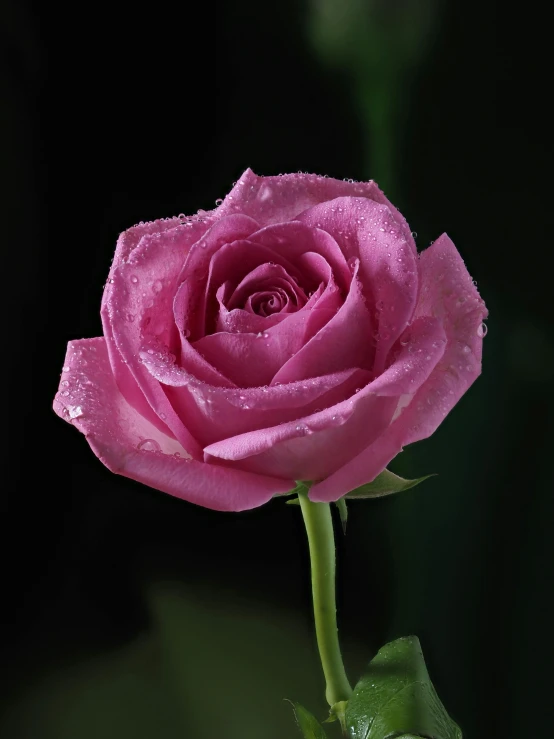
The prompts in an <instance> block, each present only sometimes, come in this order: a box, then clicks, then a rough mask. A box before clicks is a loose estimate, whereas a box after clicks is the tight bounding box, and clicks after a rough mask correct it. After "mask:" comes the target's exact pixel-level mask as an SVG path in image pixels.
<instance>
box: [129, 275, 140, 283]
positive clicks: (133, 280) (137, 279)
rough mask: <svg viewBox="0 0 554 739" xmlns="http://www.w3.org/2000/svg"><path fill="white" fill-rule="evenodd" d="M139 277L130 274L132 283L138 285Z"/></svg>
mask: <svg viewBox="0 0 554 739" xmlns="http://www.w3.org/2000/svg"><path fill="white" fill-rule="evenodd" d="M138 281H139V278H138V277H137V276H136V275H131V282H132V283H133V285H138Z"/></svg>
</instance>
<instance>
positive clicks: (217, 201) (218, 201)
mask: <svg viewBox="0 0 554 739" xmlns="http://www.w3.org/2000/svg"><path fill="white" fill-rule="evenodd" d="M222 202H223V198H218V199H217V200H216V201H215V204H216V205H221V203H222Z"/></svg>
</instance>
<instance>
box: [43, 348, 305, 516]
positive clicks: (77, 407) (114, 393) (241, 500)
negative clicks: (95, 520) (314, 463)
mask: <svg viewBox="0 0 554 739" xmlns="http://www.w3.org/2000/svg"><path fill="white" fill-rule="evenodd" d="M65 366H66V368H67V369H64V375H63V379H62V382H61V385H60V392H59V393H58V395H57V396H56V400H55V401H54V410H55V411H56V413H57V414H58V415H59V416H61V417H62V418H64V419H65V420H68V421H71V422H72V423H73V424H74V425H75V426H76V427H77V428H78V429H79V431H81V432H82V433H84V434H85V435H86V437H87V440H88V442H89V444H90V446H91V448H92V450H93V451H94V453H95V454H96V455H97V456H98V457H99V458H100V460H101V461H102V462H103V463H104V464H105V465H106V467H108V469H110V470H111V471H112V472H116V473H118V474H121V475H124V476H125V477H130V478H131V479H133V480H137V481H138V482H142V483H144V484H146V485H149V486H150V487H154V488H156V489H158V490H161V491H163V492H165V493H169V494H170V495H174V496H176V497H178V498H183V499H184V500H188V501H190V502H191V503H196V504H197V505H201V506H204V507H206V508H212V509H214V510H220V511H241V510H246V509H248V508H255V507H256V506H259V505H262V504H263V503H266V502H267V501H268V500H269V499H270V498H271V497H272V496H273V495H275V494H278V493H284V492H287V491H288V490H290V489H291V488H293V487H294V482H293V480H283V479H278V478H271V477H267V476H264V475H255V474H250V473H248V472H241V471H240V470H237V469H230V468H229V467H223V466H216V465H209V464H205V463H203V462H197V461H195V460H192V459H187V458H186V451H185V450H184V449H183V447H182V446H181V445H180V444H179V443H178V442H176V441H175V440H174V439H172V438H170V437H169V436H166V435H165V434H162V433H161V432H160V431H159V430H158V429H157V428H155V427H154V426H153V425H152V424H151V423H150V422H149V421H147V420H146V419H144V418H142V417H141V416H140V415H139V414H138V413H137V412H136V411H135V410H134V409H133V408H132V407H131V406H130V405H129V404H128V403H127V401H126V400H125V398H124V397H123V395H122V394H121V393H120V392H119V390H118V388H117V386H116V384H115V380H114V376H113V374H112V371H111V367H110V363H109V359H108V353H107V349H106V344H105V341H104V339H103V338H98V339H84V340H82V341H73V342H71V343H70V344H69V345H68V350H67V355H66V359H65ZM65 383H67V384H65ZM65 393H67V395H66V394H65ZM153 450H156V451H153ZM176 455H181V456H176Z"/></svg>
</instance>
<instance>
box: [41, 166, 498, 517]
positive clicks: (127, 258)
mask: <svg viewBox="0 0 554 739" xmlns="http://www.w3.org/2000/svg"><path fill="white" fill-rule="evenodd" d="M218 203H220V204H219V205H218V206H217V207H216V208H215V210H212V211H209V212H204V211H198V214H197V215H195V216H192V217H185V216H179V217H176V218H166V219H162V220H158V221H154V222H152V223H140V224H139V225H138V226H134V227H133V228H130V229H129V230H127V231H125V232H124V233H123V234H121V236H120V237H119V241H118V243H117V248H116V253H115V258H114V261H113V264H112V267H111V271H110V275H109V279H108V281H107V284H106V288H105V290H104V297H103V300H102V310H101V315H102V324H103V332H104V335H103V336H102V337H99V338H93V339H81V340H78V341H71V342H70V343H69V345H68V349H67V356H66V359H65V365H64V367H63V373H62V378H61V384H60V388H59V391H58V393H57V395H56V399H55V401H54V409H55V411H56V413H58V415H60V416H61V417H62V418H64V419H66V420H68V421H70V422H71V423H72V424H73V425H74V426H76V427H77V428H78V429H79V430H80V431H81V432H82V433H84V434H85V436H86V437H87V440H88V442H89V444H90V446H91V448H92V449H93V451H94V453H95V454H96V455H97V456H98V457H99V458H100V460H101V461H102V462H103V463H104V464H105V465H106V466H107V467H108V468H109V469H110V470H112V471H113V472H116V473H118V474H121V475H125V476H126V477H130V478H132V479H134V480H138V481H139V482H142V483H144V484H146V485H149V486H151V487H153V488H157V489H158V490H162V491H164V492H166V493H169V494H171V495H175V496H177V497H179V498H183V499H185V500H188V501H191V502H192V503H196V504H198V505H202V506H206V507H208V508H213V509H217V510H232V511H239V510H244V509H247V508H253V507H255V506H259V505H261V504H263V503H265V502H266V501H268V500H269V499H270V498H271V497H272V496H274V495H279V494H283V493H286V492H288V491H290V490H291V489H292V488H294V486H295V484H296V482H295V481H297V480H303V481H313V485H312V487H311V490H310V498H311V499H312V500H314V501H334V500H337V499H338V498H340V497H341V496H343V495H345V494H346V493H348V492H349V491H350V490H352V489H354V488H356V487H357V486H359V485H362V484H364V483H367V482H370V481H371V480H373V479H374V478H375V477H376V476H377V475H378V474H379V473H380V472H381V471H382V470H383V469H384V468H385V467H386V465H387V464H388V463H389V462H390V460H391V459H393V457H394V456H395V455H396V454H398V453H399V452H400V451H401V450H402V447H403V446H405V445H406V444H411V443H412V442H415V441H418V440H419V439H423V438H425V437H427V436H429V435H430V434H432V433H433V431H434V430H435V429H436V428H437V426H438V425H439V424H440V422H441V421H442V419H443V418H444V417H445V416H446V414H447V413H448V412H449V411H450V409H451V408H452V407H453V406H454V405H455V403H456V402H457V401H458V400H459V399H460V397H461V396H462V395H463V393H464V392H465V391H466V390H467V389H468V387H469V386H470V385H471V384H472V382H473V381H474V380H475V379H476V377H477V376H478V375H479V373H480V371H481V348H482V338H483V335H484V329H485V327H484V326H483V325H482V321H483V319H484V318H485V317H486V315H487V311H486V308H485V305H484V303H483V301H482V300H481V298H480V297H479V294H478V292H477V290H476V288H475V285H474V284H473V282H472V279H471V277H470V276H469V274H468V272H467V270H466V268H465V266H464V263H463V261H462V259H461V257H460V255H459V254H458V251H457V250H456V247H455V246H454V244H453V243H452V241H451V240H450V239H449V238H448V236H447V235H446V234H443V235H442V236H441V237H440V238H438V239H437V240H436V241H435V242H434V243H433V244H432V245H431V246H430V247H429V248H428V249H426V250H425V251H423V252H422V253H421V254H420V255H418V253H417V251H416V246H415V243H414V239H413V237H412V234H411V232H410V228H409V226H408V225H407V223H406V221H405V219H404V218H403V217H402V215H401V214H400V213H399V212H398V211H397V210H396V208H395V207H394V206H393V205H392V204H391V203H390V202H389V201H388V200H387V198H386V197H385V196H384V195H383V193H382V192H381V191H380V190H379V188H378V187H377V185H376V184H375V183H374V182H372V181H370V182H351V181H340V180H335V179H331V178H327V177H319V176H315V175H307V174H300V173H299V174H289V175H279V176H276V177H258V176H257V175H255V174H254V173H253V172H252V171H251V170H247V171H246V172H245V173H244V174H243V175H242V177H241V178H240V180H239V181H238V182H237V183H236V184H235V186H234V187H233V189H232V190H231V192H230V193H229V195H227V197H226V198H225V199H224V200H223V201H218Z"/></svg>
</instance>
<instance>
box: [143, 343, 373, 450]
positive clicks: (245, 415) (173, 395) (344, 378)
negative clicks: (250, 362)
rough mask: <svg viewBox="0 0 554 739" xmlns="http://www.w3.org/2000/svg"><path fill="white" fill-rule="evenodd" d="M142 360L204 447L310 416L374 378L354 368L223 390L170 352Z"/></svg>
mask: <svg viewBox="0 0 554 739" xmlns="http://www.w3.org/2000/svg"><path fill="white" fill-rule="evenodd" d="M142 356H143V361H144V364H145V366H146V367H147V368H148V369H149V371H150V372H151V373H152V375H153V376H154V377H155V378H156V379H157V380H159V381H160V383H162V384H163V385H164V387H165V390H166V393H167V396H168V398H169V399H170V400H171V402H172V404H173V407H174V408H175V410H176V411H177V413H178V414H179V415H180V416H181V417H183V418H186V419H187V425H188V427H189V428H190V429H191V430H192V431H193V433H194V435H195V438H197V439H198V440H199V441H200V442H201V443H202V444H203V445H205V444H212V443H214V442H216V441H220V440H222V439H226V438H228V437H233V436H236V435H237V434H243V433H246V432H249V431H254V430H260V429H266V428H268V427H272V426H276V425H277V424H281V423H286V422H288V421H292V420H295V419H298V418H302V417H303V416H307V415H311V414H312V413H315V412H318V411H320V410H321V409H322V408H328V407H330V406H334V405H336V404H337V403H339V402H341V401H343V400H345V399H347V398H349V397H351V396H352V395H354V393H355V391H356V389H359V388H361V387H363V386H364V385H366V384H367V383H368V382H369V380H370V374H369V372H367V371H366V370H362V369H358V368H354V369H349V370H345V371H343V372H337V373H334V374H330V375H326V376H323V377H317V378H313V379H310V380H303V381H301V382H294V383H290V384H287V385H278V386H272V387H267V386H264V387H252V388H240V389H238V388H237V389H235V388H222V387H218V386H214V385H207V384H206V383H204V382H199V381H198V380H197V378H196V377H194V376H193V375H191V374H189V373H188V372H187V371H186V370H184V369H183V368H181V367H178V366H177V365H175V364H174V363H172V362H171V359H170V358H169V357H168V355H167V352H164V351H162V350H152V353H148V352H145V353H144V354H143V355H142Z"/></svg>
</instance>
